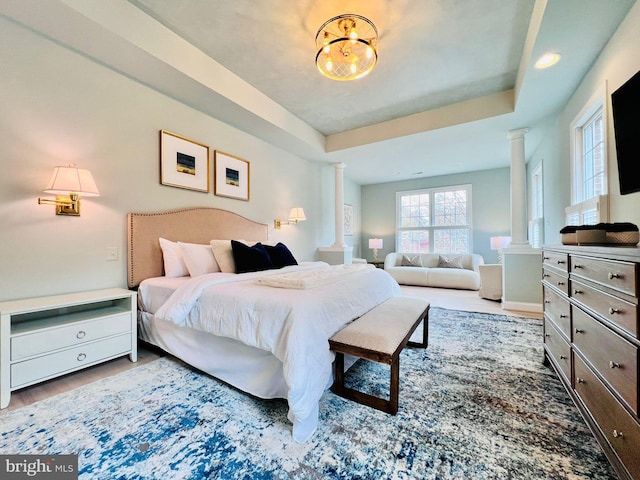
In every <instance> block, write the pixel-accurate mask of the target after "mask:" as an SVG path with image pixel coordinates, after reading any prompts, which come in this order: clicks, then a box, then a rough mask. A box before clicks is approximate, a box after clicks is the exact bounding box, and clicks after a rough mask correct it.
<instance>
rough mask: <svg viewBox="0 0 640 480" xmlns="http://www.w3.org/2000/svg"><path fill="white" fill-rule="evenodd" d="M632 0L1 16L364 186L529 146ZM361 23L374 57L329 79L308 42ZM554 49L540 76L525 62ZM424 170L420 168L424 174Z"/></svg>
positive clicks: (395, 2) (193, 7)
mask: <svg viewBox="0 0 640 480" xmlns="http://www.w3.org/2000/svg"><path fill="white" fill-rule="evenodd" d="M633 3H634V0H357V1H356V0H296V1H295V2H293V1H291V0H234V1H223V0H171V1H168V0H129V1H128V2H127V1H125V0H111V1H110V2H106V3H105V2H101V1H100V0H94V1H87V0H48V1H47V2H41V1H39V0H21V1H10V2H7V3H5V4H4V5H0V13H2V14H4V15H6V16H7V17H9V18H13V19H14V20H15V21H18V22H20V23H22V24H25V25H27V26H29V27H30V28H32V29H34V30H36V31H39V32H41V33H42V34H44V35H46V36H48V37H49V38H52V39H54V40H55V41H57V42H59V43H61V44H64V45H66V46H68V47H71V48H73V49H75V50H77V51H79V52H80V53H82V54H84V55H87V56H89V57H91V58H93V59H95V60H97V61H99V62H101V63H103V64H105V65H107V66H109V67H111V68H113V69H115V70H118V71H120V72H122V73H124V74H126V75H128V76H130V77H131V78H134V79H136V80H138V81H141V82H143V83H145V84H147V85H149V86H151V87H153V88H156V89H157V90H159V91H161V92H163V93H165V94H167V95H170V96H172V97H174V98H176V99H178V100H180V101H183V102H184V103H187V104H189V105H191V106H193V107H194V108H197V109H199V110H201V111H203V112H205V113H208V114H210V115H211V116H214V117H216V118H219V119H220V120H223V121H225V122H227V123H230V124H231V125H234V126H237V127H238V128H241V129H243V130H245V131H247V132H249V133H251V134H254V135H256V136H258V137H260V138H263V139H264V140H266V141H269V142H270V143H273V144H274V145H276V146H278V147H280V148H282V149H284V150H287V151H290V152H292V153H294V154H296V155H299V156H301V157H303V158H306V159H310V160H314V161H322V162H337V161H340V162H344V163H346V164H347V169H346V170H345V175H346V176H347V177H349V178H351V179H352V180H354V181H356V182H357V183H360V184H371V183H380V182H387V181H395V180H404V179H408V178H417V177H420V176H433V175H443V174H449V173H457V172H464V171H475V170H484V169H489V168H497V167H504V166H508V165H509V163H510V158H509V151H510V147H509V141H508V139H507V132H508V131H509V130H513V129H517V128H522V127H529V128H530V132H529V133H528V134H527V136H526V140H525V143H526V149H527V153H530V152H531V151H533V150H534V148H535V146H536V144H537V143H538V142H539V141H540V136H541V134H542V132H540V131H539V129H538V128H536V126H537V124H538V123H539V122H540V120H541V119H544V118H545V117H547V116H548V115H550V114H552V113H555V112H557V111H558V110H559V109H560V108H561V107H562V106H563V105H564V104H565V103H566V101H567V100H568V98H569V96H570V95H571V93H572V92H573V91H574V89H575V88H576V86H577V85H578V84H579V82H580V80H581V79H582V78H583V76H584V75H585V73H586V72H587V71H588V69H589V68H590V67H591V65H592V64H593V62H594V61H595V60H596V58H597V57H598V55H599V53H600V51H601V50H602V48H603V47H604V45H605V44H606V42H607V41H608V39H609V38H610V36H611V35H612V33H613V32H614V31H615V30H616V28H617V27H618V25H619V23H620V22H621V21H622V19H623V18H624V16H625V15H626V13H627V12H628V10H629V8H630V7H631V5H633ZM341 13H357V14H361V15H363V16H366V17H367V18H369V19H370V20H371V21H373V23H374V24H375V25H376V27H377V29H378V33H379V49H378V55H379V56H378V64H377V65H376V67H375V69H374V70H373V71H372V72H371V73H370V74H369V75H368V76H366V77H364V78H362V79H360V80H357V81H353V82H336V81H332V80H329V79H327V78H325V77H323V76H322V75H321V74H320V73H319V72H318V70H317V69H316V67H315V64H314V58H315V51H314V50H315V43H314V40H315V34H316V31H317V29H318V27H320V25H322V23H323V22H324V21H325V20H327V19H329V18H331V17H333V16H335V15H338V14H341ZM547 51H554V52H558V53H561V54H562V60H561V62H560V63H559V64H557V65H556V66H554V67H552V68H550V69H548V70H535V69H534V68H533V63H534V62H535V60H536V59H537V58H538V57H539V56H540V55H541V54H542V53H545V52H547ZM418 172H421V173H418Z"/></svg>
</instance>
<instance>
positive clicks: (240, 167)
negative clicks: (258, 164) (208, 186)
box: [213, 150, 251, 201]
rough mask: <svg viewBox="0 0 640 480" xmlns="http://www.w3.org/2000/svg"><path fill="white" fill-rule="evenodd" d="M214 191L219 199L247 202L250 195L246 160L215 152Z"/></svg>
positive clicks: (248, 170)
mask: <svg viewBox="0 0 640 480" xmlns="http://www.w3.org/2000/svg"><path fill="white" fill-rule="evenodd" d="M213 153H214V165H215V166H214V171H215V181H214V191H213V193H214V194H215V195H217V196H219V197H228V198H235V199H237V200H245V201H249V197H250V193H251V181H250V180H251V178H250V164H249V162H248V161H247V160H244V159H242V158H239V157H236V156H234V155H230V154H228V153H224V152H221V151H219V150H215V151H214V152H213Z"/></svg>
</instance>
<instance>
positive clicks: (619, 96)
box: [611, 71, 640, 195]
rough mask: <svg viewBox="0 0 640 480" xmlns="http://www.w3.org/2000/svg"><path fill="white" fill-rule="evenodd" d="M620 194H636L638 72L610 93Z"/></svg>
mask: <svg viewBox="0 0 640 480" xmlns="http://www.w3.org/2000/svg"><path fill="white" fill-rule="evenodd" d="M611 109H612V113H613V130H614V133H615V138H616V154H617V156H618V181H619V183H620V194H622V195H627V194H629V193H633V192H639V191H640V174H638V167H640V71H639V72H638V73H636V74H635V75H634V76H633V77H631V78H630V79H629V80H627V81H626V82H625V83H624V84H623V85H622V86H621V87H620V88H618V89H617V90H616V91H615V92H613V93H612V94H611Z"/></svg>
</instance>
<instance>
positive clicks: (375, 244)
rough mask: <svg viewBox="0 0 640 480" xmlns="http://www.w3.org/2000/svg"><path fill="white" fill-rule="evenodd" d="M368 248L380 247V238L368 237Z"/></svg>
mask: <svg viewBox="0 0 640 480" xmlns="http://www.w3.org/2000/svg"><path fill="white" fill-rule="evenodd" d="M369 248H372V249H373V248H377V249H380V248H382V239H381V238H370V239H369Z"/></svg>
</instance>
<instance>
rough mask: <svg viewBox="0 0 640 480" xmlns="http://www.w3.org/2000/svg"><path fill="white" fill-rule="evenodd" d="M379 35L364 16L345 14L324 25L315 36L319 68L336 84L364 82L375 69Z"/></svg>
mask: <svg viewBox="0 0 640 480" xmlns="http://www.w3.org/2000/svg"><path fill="white" fill-rule="evenodd" d="M377 44H378V31H377V30H376V27H375V25H374V24H373V23H372V22H371V21H370V20H369V19H367V18H365V17H363V16H361V15H355V14H344V15H338V16H337V17H333V18H332V19H330V20H327V21H326V22H324V24H323V25H322V26H321V27H320V28H319V29H318V33H317V34H316V50H317V52H318V53H317V54H316V65H317V67H318V70H320V72H321V73H322V74H323V75H325V76H326V77H329V78H331V79H333V80H340V81H347V80H355V79H357V78H362V77H364V76H365V75H366V74H368V73H369V72H370V71H371V70H373V67H374V66H375V65H376V62H377V60H378V52H377V51H376V46H377Z"/></svg>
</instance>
